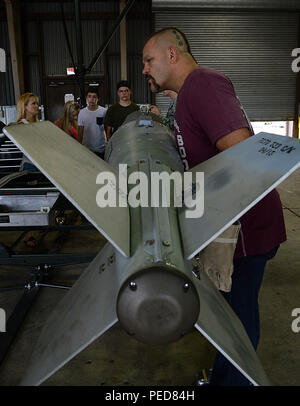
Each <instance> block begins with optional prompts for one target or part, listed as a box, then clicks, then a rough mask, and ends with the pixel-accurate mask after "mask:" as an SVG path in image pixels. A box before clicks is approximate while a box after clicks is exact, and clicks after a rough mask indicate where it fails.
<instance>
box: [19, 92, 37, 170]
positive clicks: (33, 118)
mask: <svg viewBox="0 0 300 406" xmlns="http://www.w3.org/2000/svg"><path fill="white" fill-rule="evenodd" d="M38 115H39V101H38V97H37V96H36V95H35V94H34V93H29V92H28V93H23V94H22V95H21V96H20V97H19V100H18V103H17V122H18V124H30V123H36V122H38V121H39V118H38ZM19 170H20V171H26V170H27V171H32V172H37V171H38V169H37V168H36V167H35V166H34V165H33V163H32V162H31V161H30V160H29V159H28V158H27V156H26V155H23V158H22V162H21V166H20V169H19Z"/></svg>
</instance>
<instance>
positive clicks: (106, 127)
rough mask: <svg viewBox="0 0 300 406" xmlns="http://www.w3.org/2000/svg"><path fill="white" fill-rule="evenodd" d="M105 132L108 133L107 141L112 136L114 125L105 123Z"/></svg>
mask: <svg viewBox="0 0 300 406" xmlns="http://www.w3.org/2000/svg"><path fill="white" fill-rule="evenodd" d="M104 128H105V134H106V139H107V141H108V140H109V139H110V137H111V136H112V127H111V126H110V125H105V126H104Z"/></svg>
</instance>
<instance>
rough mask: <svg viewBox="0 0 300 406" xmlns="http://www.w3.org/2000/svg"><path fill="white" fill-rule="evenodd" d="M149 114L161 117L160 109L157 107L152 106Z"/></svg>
mask: <svg viewBox="0 0 300 406" xmlns="http://www.w3.org/2000/svg"><path fill="white" fill-rule="evenodd" d="M149 112H150V113H153V114H156V115H157V116H160V109H159V108H158V107H157V106H150V107H149Z"/></svg>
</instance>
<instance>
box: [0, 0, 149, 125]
mask: <svg viewBox="0 0 300 406" xmlns="http://www.w3.org/2000/svg"><path fill="white" fill-rule="evenodd" d="M119 5H120V2H119V0H111V1H81V18H82V36H83V53H84V62H85V65H86V66H87V65H88V64H89V63H90V61H91V59H92V57H93V56H94V54H95V53H96V51H97V50H98V49H99V48H100V46H101V45H102V42H103V41H104V40H105V38H106V36H107V34H108V33H109V32H110V29H111V28H112V26H113V24H114V22H115V21H116V19H117V17H118V15H119ZM63 10H64V15H65V20H66V25H67V29H68V34H69V37H70V43H71V48H72V51H73V54H74V59H75V61H76V59H77V56H76V35H75V34H76V33H75V22H74V11H73V1H72V2H71V1H65V2H63ZM4 11H5V9H4ZM21 18H22V41H23V58H24V76H25V91H33V92H34V93H36V94H38V96H39V98H40V102H41V104H44V105H45V107H46V118H47V106H50V105H51V104H54V103H57V97H56V96H55V97H54V96H53V95H54V94H55V95H57V94H59V95H60V94H63V93H64V92H68V91H67V89H68V88H70V89H71V91H74V89H75V88H76V87H77V85H76V81H75V79H74V77H70V76H67V75H66V68H67V67H72V66H73V64H72V60H71V57H70V55H69V53H68V48H67V43H66V40H65V37H64V29H63V21H62V14H61V7H60V3H59V2H56V1H54V2H45V1H22V2H21ZM126 26H127V50H128V51H127V65H128V68H127V72H128V80H129V81H130V83H131V84H132V90H133V99H134V101H136V102H137V103H147V102H150V99H151V95H150V92H149V90H148V86H147V83H146V81H145V80H144V78H143V76H142V74H141V72H142V46H143V43H144V41H145V39H146V38H147V37H148V36H149V34H150V31H151V2H149V1H147V0H139V1H137V2H136V3H135V4H134V6H133V7H132V9H131V10H130V11H129V13H128V15H127V18H126ZM119 38H120V34H119V30H117V32H116V33H115V35H114V37H113V39H112V40H111V42H110V44H109V46H108V48H107V49H106V51H105V53H104V55H103V57H102V58H101V60H100V61H98V62H97V63H96V65H95V66H94V68H93V69H92V71H91V73H90V74H88V75H87V76H86V85H87V86H88V84H89V83H100V92H101V93H102V95H101V100H100V103H101V104H102V105H105V104H111V103H114V102H115V101H116V98H117V95H116V91H115V89H116V84H117V82H118V81H119V80H120V39H119ZM0 47H1V48H3V49H5V50H6V54H7V66H8V69H7V72H6V73H5V74H2V75H3V76H2V77H4V80H1V83H0V105H13V104H15V97H14V90H13V79H12V73H11V68H10V65H11V63H10V52H9V41H8V32H7V22H6V15H5V13H4V12H3V8H2V12H1V14H0ZM1 79H2V78H1ZM78 93H79V92H78ZM76 96H79V94H76ZM59 99H61V96H59ZM62 103H63V101H62ZM53 114H56V113H55V112H52V115H53ZM53 118H54V117H50V119H53Z"/></svg>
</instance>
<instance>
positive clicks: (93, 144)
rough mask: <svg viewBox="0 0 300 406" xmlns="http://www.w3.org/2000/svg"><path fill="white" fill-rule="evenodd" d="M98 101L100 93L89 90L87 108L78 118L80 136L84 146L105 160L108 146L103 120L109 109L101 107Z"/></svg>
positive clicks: (81, 111)
mask: <svg viewBox="0 0 300 406" xmlns="http://www.w3.org/2000/svg"><path fill="white" fill-rule="evenodd" d="M98 101H99V94H98V91H97V90H96V89H92V90H88V91H87V93H86V103H87V107H85V108H83V109H82V110H80V113H79V116H78V136H79V141H81V142H82V144H83V145H85V146H86V147H87V148H88V149H90V150H91V151H93V152H94V153H95V154H96V155H98V156H99V157H100V158H102V159H103V158H104V152H105V146H106V137H105V130H104V125H103V119H104V117H105V114H106V111H107V109H106V108H104V107H102V106H99V105H98Z"/></svg>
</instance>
